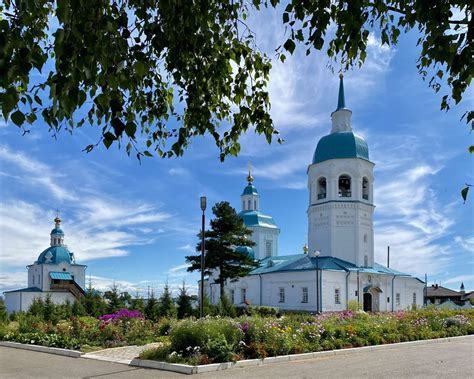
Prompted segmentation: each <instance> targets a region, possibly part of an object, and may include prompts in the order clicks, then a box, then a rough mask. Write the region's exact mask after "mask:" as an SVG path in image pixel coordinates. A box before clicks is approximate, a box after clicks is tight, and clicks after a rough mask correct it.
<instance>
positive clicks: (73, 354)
mask: <svg viewBox="0 0 474 379" xmlns="http://www.w3.org/2000/svg"><path fill="white" fill-rule="evenodd" d="M0 346H4V347H12V348H14V349H23V350H31V351H38V352H40V353H48V354H56V355H63V356H65V357H70V358H80V357H81V355H82V354H84V353H83V352H81V351H77V350H68V349H60V348H58V347H48V346H40V345H28V344H25V343H19V342H10V341H0Z"/></svg>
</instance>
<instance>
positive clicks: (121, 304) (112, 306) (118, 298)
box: [104, 283, 130, 313]
mask: <svg viewBox="0 0 474 379" xmlns="http://www.w3.org/2000/svg"><path fill="white" fill-rule="evenodd" d="M126 295H128V293H127V294H126ZM128 296H130V295H128ZM128 296H124V293H120V292H119V289H118V287H117V285H116V284H115V283H114V284H113V285H112V287H110V291H105V293H104V299H105V301H106V302H107V313H114V312H116V311H118V310H119V309H123V308H126V299H128Z"/></svg>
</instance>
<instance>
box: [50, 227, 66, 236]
mask: <svg viewBox="0 0 474 379" xmlns="http://www.w3.org/2000/svg"><path fill="white" fill-rule="evenodd" d="M53 234H55V235H56V234H58V235H61V236H63V235H64V232H63V230H62V229H61V228H54V229H53V230H51V235H53Z"/></svg>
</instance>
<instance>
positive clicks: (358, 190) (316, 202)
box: [205, 75, 425, 312]
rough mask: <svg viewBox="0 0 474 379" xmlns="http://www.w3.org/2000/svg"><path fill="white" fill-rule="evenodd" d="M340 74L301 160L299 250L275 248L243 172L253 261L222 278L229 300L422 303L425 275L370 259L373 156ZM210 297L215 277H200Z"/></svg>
mask: <svg viewBox="0 0 474 379" xmlns="http://www.w3.org/2000/svg"><path fill="white" fill-rule="evenodd" d="M351 117H352V112H351V111H350V110H349V109H347V108H346V106H345V98H344V83H343V77H342V75H341V76H340V84H339V98H338V106H337V109H336V110H335V111H334V112H333V113H332V114H331V119H332V128H331V132H330V133H329V134H328V135H326V136H324V137H323V138H321V139H320V140H319V142H318V144H317V147H316V150H315V152H314V156H313V160H312V162H311V164H310V165H309V166H308V169H307V175H308V191H309V204H308V211H307V217H308V246H305V248H304V254H296V255H286V256H279V255H278V235H279V232H280V229H279V228H278V226H277V225H276V223H275V221H274V220H273V218H272V217H271V216H267V215H264V214H263V213H261V212H260V196H259V194H258V192H257V189H256V188H255V186H254V185H253V178H252V176H251V175H250V173H249V176H248V178H247V179H248V185H247V186H246V187H245V189H244V191H243V193H242V195H241V202H242V212H240V213H239V215H240V216H241V217H242V219H243V221H244V224H245V225H246V226H247V227H248V228H249V229H251V230H252V231H253V234H252V236H251V239H252V240H253V241H254V242H255V244H256V245H255V246H254V247H253V248H248V247H245V248H244V247H241V248H238V249H239V250H240V251H242V252H247V253H248V254H253V256H254V257H255V259H257V260H259V261H260V267H258V268H256V269H254V270H253V271H251V272H250V274H249V275H248V276H246V277H243V278H240V279H239V280H236V281H229V282H228V283H226V294H227V296H228V298H229V299H230V301H231V302H232V303H233V304H236V305H243V304H249V303H250V304H252V305H265V306H272V307H278V308H280V309H287V310H304V311H311V312H325V311H343V310H345V309H347V308H348V305H349V304H350V302H353V303H356V302H358V303H359V304H360V305H361V306H362V307H363V309H364V310H366V311H374V312H377V311H395V310H401V309H407V308H411V307H412V306H417V307H421V306H423V302H424V298H423V294H424V287H425V283H424V282H423V281H421V280H420V279H418V278H415V277H413V276H410V275H409V274H405V273H402V272H399V271H397V270H394V269H393V268H388V267H385V266H383V265H381V264H379V263H376V262H375V261H374V228H373V215H374V208H375V205H374V192H373V190H374V187H373V182H374V175H373V169H374V163H373V162H371V161H370V160H369V148H368V145H367V142H366V141H365V140H364V139H363V138H362V137H360V136H358V135H356V134H355V133H354V132H353V130H352V127H351ZM205 291H206V293H207V295H208V296H209V299H210V301H211V303H213V304H215V303H217V302H218V301H219V285H218V284H216V283H214V277H213V276H211V277H210V278H209V279H207V280H206V281H205Z"/></svg>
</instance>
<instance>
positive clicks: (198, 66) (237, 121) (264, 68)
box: [0, 0, 276, 160]
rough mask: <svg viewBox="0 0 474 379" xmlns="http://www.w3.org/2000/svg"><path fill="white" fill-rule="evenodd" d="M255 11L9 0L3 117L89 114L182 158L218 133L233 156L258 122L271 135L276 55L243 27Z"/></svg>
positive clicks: (236, 6) (139, 148)
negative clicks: (195, 143) (272, 58)
mask: <svg viewBox="0 0 474 379" xmlns="http://www.w3.org/2000/svg"><path fill="white" fill-rule="evenodd" d="M247 13H248V6H247V4H246V3H245V2H243V1H242V0H239V1H230V0H224V1H218V2H207V3H205V4H203V3H201V2H194V1H189V2H176V1H155V0H153V1H146V2H143V1H136V0H126V1H121V2H108V1H95V0H78V1H57V2H53V1H47V0H41V1H25V2H22V3H21V4H20V5H17V3H16V2H10V1H6V2H3V3H2V4H1V5H0V15H1V17H0V46H2V49H0V88H1V89H2V90H1V91H0V108H1V110H2V113H3V116H4V118H5V119H8V117H10V118H11V119H12V121H13V122H14V123H15V124H17V125H18V126H23V125H24V124H25V122H28V123H30V124H33V123H34V122H35V120H36V119H37V118H42V119H43V120H44V121H45V122H46V123H47V125H48V126H49V127H50V129H51V130H52V131H53V133H56V132H58V131H59V130H61V129H67V130H70V131H72V130H74V129H75V128H79V127H81V126H82V125H84V124H90V125H92V126H94V127H98V128H99V130H101V135H102V138H101V142H102V143H103V144H104V145H105V147H106V148H110V146H111V145H112V144H116V145H117V144H118V145H119V146H120V145H122V144H127V142H128V144H127V145H126V152H127V153H128V154H130V153H131V152H132V149H133V150H135V151H136V153H137V157H138V158H140V157H141V156H144V155H145V156H151V155H153V153H156V154H157V155H158V156H162V157H172V156H179V155H182V154H183V152H184V150H185V149H186V147H187V146H188V144H189V143H190V140H191V139H192V138H193V137H196V136H200V135H209V136H210V137H212V138H214V140H215V143H216V145H217V147H218V149H219V151H220V158H221V159H222V160H223V159H224V157H225V156H226V155H229V154H231V155H236V154H237V153H238V152H239V150H240V144H239V137H240V135H241V134H242V133H245V132H246V131H247V130H248V129H249V128H250V127H252V128H253V129H254V130H255V131H256V132H257V133H258V134H263V135H264V136H265V138H266V140H267V141H268V142H270V141H271V140H272V139H273V137H274V136H275V133H276V131H275V129H274V127H273V123H272V120H271V118H270V114H269V107H270V106H269V96H268V92H267V90H266V85H267V83H268V76H269V72H270V67H271V65H270V62H269V59H268V58H267V57H265V56H263V55H262V54H261V53H260V52H259V51H258V49H256V46H255V42H254V35H253V34H252V32H251V31H250V30H249V28H245V27H241V26H240V25H239V23H243V20H244V19H245V18H246V16H247ZM92 26H93V27H92ZM47 61H49V62H50V64H47ZM38 72H40V73H41V74H42V75H41V76H39V75H35V77H36V78H41V79H37V80H38V82H37V83H36V82H35V83H32V82H31V77H32V75H33V74H35V73H38ZM170 120H174V121H176V122H177V124H178V126H177V127H176V128H174V129H170V128H168V126H167V124H168V122H169V121H170ZM223 123H225V124H226V125H225V127H222V126H221V125H222V124H223ZM228 123H230V124H231V126H230V127H227V125H228ZM140 135H141V136H140ZM142 141H143V142H142ZM99 142H100V141H99ZM99 142H98V143H97V144H91V145H89V146H87V147H86V151H90V150H92V149H93V148H94V147H95V146H97V145H98V144H99ZM142 143H143V145H141V144H142Z"/></svg>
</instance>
